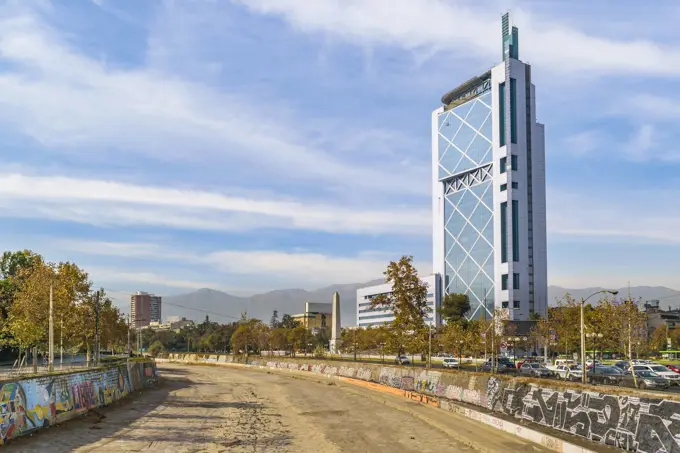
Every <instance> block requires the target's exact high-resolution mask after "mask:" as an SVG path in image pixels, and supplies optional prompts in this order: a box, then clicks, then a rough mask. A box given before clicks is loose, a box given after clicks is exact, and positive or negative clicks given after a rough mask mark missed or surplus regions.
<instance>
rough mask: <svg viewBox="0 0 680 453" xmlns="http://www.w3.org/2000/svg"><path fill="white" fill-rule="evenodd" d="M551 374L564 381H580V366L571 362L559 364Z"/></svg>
mask: <svg viewBox="0 0 680 453" xmlns="http://www.w3.org/2000/svg"><path fill="white" fill-rule="evenodd" d="M553 374H554V375H555V378H557V379H564V380H565V381H580V380H581V375H582V374H583V373H582V371H581V367H580V366H578V365H576V364H571V365H559V366H558V367H557V368H555V370H554V371H553Z"/></svg>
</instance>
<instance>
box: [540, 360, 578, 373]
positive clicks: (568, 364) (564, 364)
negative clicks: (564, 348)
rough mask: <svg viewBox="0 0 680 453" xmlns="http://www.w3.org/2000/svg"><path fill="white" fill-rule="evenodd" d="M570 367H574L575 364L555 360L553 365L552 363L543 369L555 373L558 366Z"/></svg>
mask: <svg viewBox="0 0 680 453" xmlns="http://www.w3.org/2000/svg"><path fill="white" fill-rule="evenodd" d="M571 365H576V362H574V361H573V360H571V359H557V360H555V363H553V364H552V365H546V366H545V367H546V368H547V369H549V370H550V371H555V370H557V367H559V366H571Z"/></svg>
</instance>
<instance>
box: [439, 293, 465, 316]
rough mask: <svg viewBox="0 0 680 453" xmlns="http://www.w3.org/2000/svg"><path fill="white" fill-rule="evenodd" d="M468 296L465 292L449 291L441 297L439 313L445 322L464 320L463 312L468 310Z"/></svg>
mask: <svg viewBox="0 0 680 453" xmlns="http://www.w3.org/2000/svg"><path fill="white" fill-rule="evenodd" d="M470 307H471V306H470V298H469V297H468V295H467V294H456V293H451V294H447V295H446V296H444V299H442V304H441V307H440V308H439V313H440V314H441V315H442V319H444V321H446V322H447V323H454V322H458V321H465V320H466V318H465V313H467V312H469V311H470Z"/></svg>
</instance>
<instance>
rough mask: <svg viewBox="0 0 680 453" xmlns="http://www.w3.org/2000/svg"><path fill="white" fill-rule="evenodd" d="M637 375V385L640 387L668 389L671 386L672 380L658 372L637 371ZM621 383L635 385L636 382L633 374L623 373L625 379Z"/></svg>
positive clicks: (629, 385) (628, 385)
mask: <svg viewBox="0 0 680 453" xmlns="http://www.w3.org/2000/svg"><path fill="white" fill-rule="evenodd" d="M635 377H636V378H637V387H638V388H639V389H647V388H649V389H662V390H664V389H667V388H668V387H670V382H669V380H668V379H666V378H664V377H663V376H660V375H658V374H656V373H655V372H653V371H646V370H645V371H635ZM619 385H625V386H626V387H635V382H634V381H633V375H632V374H631V373H627V374H624V375H623V380H622V382H621V383H619Z"/></svg>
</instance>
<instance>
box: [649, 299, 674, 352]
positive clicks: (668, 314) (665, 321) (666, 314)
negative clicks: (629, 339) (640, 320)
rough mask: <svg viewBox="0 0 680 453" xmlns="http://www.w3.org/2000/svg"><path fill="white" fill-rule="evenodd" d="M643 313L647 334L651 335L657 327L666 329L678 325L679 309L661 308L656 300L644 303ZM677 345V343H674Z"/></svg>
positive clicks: (671, 328)
mask: <svg viewBox="0 0 680 453" xmlns="http://www.w3.org/2000/svg"><path fill="white" fill-rule="evenodd" d="M644 308H645V314H646V315H647V334H648V335H650V336H651V335H652V333H654V331H655V330H656V329H658V328H659V327H662V326H663V327H666V328H667V329H668V330H673V329H675V326H680V310H678V309H675V310H671V307H668V310H663V309H662V308H661V307H660V304H659V301H658V300H648V301H647V302H645V304H644ZM676 346H677V345H676Z"/></svg>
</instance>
